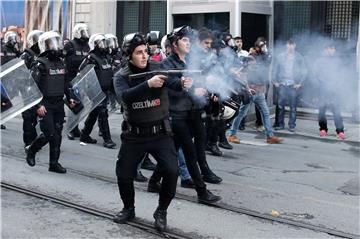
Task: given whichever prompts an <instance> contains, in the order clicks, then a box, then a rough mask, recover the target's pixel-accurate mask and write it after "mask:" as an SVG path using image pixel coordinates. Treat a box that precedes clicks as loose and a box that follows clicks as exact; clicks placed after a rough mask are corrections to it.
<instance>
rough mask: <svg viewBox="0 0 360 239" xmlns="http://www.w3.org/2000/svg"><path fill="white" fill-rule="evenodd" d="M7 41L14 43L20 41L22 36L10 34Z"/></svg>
mask: <svg viewBox="0 0 360 239" xmlns="http://www.w3.org/2000/svg"><path fill="white" fill-rule="evenodd" d="M6 42H9V43H12V44H15V43H18V42H20V37H19V36H18V35H17V34H15V33H14V34H10V35H8V36H7V39H6Z"/></svg>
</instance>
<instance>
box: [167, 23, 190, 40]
mask: <svg viewBox="0 0 360 239" xmlns="http://www.w3.org/2000/svg"><path fill="white" fill-rule="evenodd" d="M191 35H192V30H191V28H190V27H189V26H182V27H178V28H175V29H174V30H173V31H172V32H171V33H170V34H168V39H169V41H170V43H171V44H172V43H173V42H176V41H177V40H180V39H181V38H183V37H191Z"/></svg>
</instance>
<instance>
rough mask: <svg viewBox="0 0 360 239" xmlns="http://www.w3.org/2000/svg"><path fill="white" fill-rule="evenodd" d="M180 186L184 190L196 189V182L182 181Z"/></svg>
mask: <svg viewBox="0 0 360 239" xmlns="http://www.w3.org/2000/svg"><path fill="white" fill-rule="evenodd" d="M180 186H181V187H182V188H195V185H194V182H193V181H192V180H191V178H190V179H186V180H181V183H180Z"/></svg>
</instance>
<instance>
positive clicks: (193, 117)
mask: <svg viewBox="0 0 360 239" xmlns="http://www.w3.org/2000/svg"><path fill="white" fill-rule="evenodd" d="M162 67H163V68H164V69H168V70H169V69H185V67H186V65H185V63H184V62H183V61H181V60H180V58H179V57H178V55H177V54H175V53H172V54H171V55H170V56H169V57H168V58H166V59H165V60H164V61H163V64H162ZM179 77H181V75H180V76H179ZM192 97H193V94H191V93H190V92H187V91H182V92H176V91H173V90H169V99H170V117H171V126H172V130H173V132H174V141H175V147H176V149H177V150H179V148H182V150H183V152H184V155H185V161H186V166H187V168H188V170H189V173H190V176H191V178H192V180H193V181H194V185H195V189H196V191H197V193H198V197H199V199H200V198H205V199H207V198H208V195H209V193H210V192H208V191H207V190H206V184H205V183H204V180H203V178H202V175H201V173H200V170H199V167H198V163H199V166H200V168H201V169H202V171H203V173H206V172H208V171H210V169H209V166H208V164H207V162H206V156H205V141H206V133H205V128H204V125H203V122H202V119H201V114H202V109H201V108H198V107H196V106H195V104H194V102H193V100H192ZM193 139H194V141H193ZM160 178H161V173H160V172H159V170H158V167H157V168H156V169H155V171H154V173H153V175H152V176H151V179H150V181H149V184H153V183H154V182H158V181H160ZM212 196H213V195H211V197H212ZM214 197H215V196H214ZM214 199H215V198H214ZM219 199H220V198H216V200H215V201H218V200H219ZM207 202H209V201H207Z"/></svg>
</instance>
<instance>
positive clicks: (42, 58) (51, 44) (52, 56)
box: [26, 31, 75, 173]
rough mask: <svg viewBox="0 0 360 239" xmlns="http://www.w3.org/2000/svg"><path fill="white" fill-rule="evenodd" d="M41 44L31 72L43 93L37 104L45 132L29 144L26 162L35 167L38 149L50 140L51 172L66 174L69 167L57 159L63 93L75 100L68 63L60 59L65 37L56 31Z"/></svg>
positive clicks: (71, 102) (41, 125) (39, 42)
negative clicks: (70, 90) (66, 71)
mask: <svg viewBox="0 0 360 239" xmlns="http://www.w3.org/2000/svg"><path fill="white" fill-rule="evenodd" d="M38 44H39V48H40V55H39V57H38V58H37V59H36V64H35V65H34V66H33V68H32V70H31V75H32V77H33V78H34V80H35V82H36V83H37V85H38V87H39V89H40V91H41V93H42V95H43V99H42V100H41V102H40V103H39V104H38V105H37V106H36V108H37V110H36V112H37V114H38V116H39V118H40V129H41V131H42V132H43V134H40V135H39V136H38V137H36V139H35V140H34V141H33V142H32V143H31V144H30V146H29V147H28V151H27V156H26V161H27V163H28V164H29V165H30V166H31V167H33V166H34V165H35V155H36V152H38V151H39V149H40V148H41V147H43V146H44V145H45V144H46V143H49V146H50V150H49V156H50V164H49V171H51V172H56V173H66V169H65V168H63V167H62V166H61V164H59V162H58V161H59V157H60V146H61V140H62V136H61V132H62V129H63V123H64V117H65V112H64V100H63V97H64V93H65V95H66V98H67V100H68V101H69V105H70V106H71V107H73V106H74V105H75V102H74V100H73V99H70V94H69V89H70V88H71V82H70V81H69V80H67V79H66V78H65V65H64V63H63V61H62V59H61V58H60V56H61V54H62V50H63V46H62V40H61V37H60V35H59V34H58V33H57V32H53V31H50V32H45V33H44V34H42V35H41V36H40V37H39V41H38Z"/></svg>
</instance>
